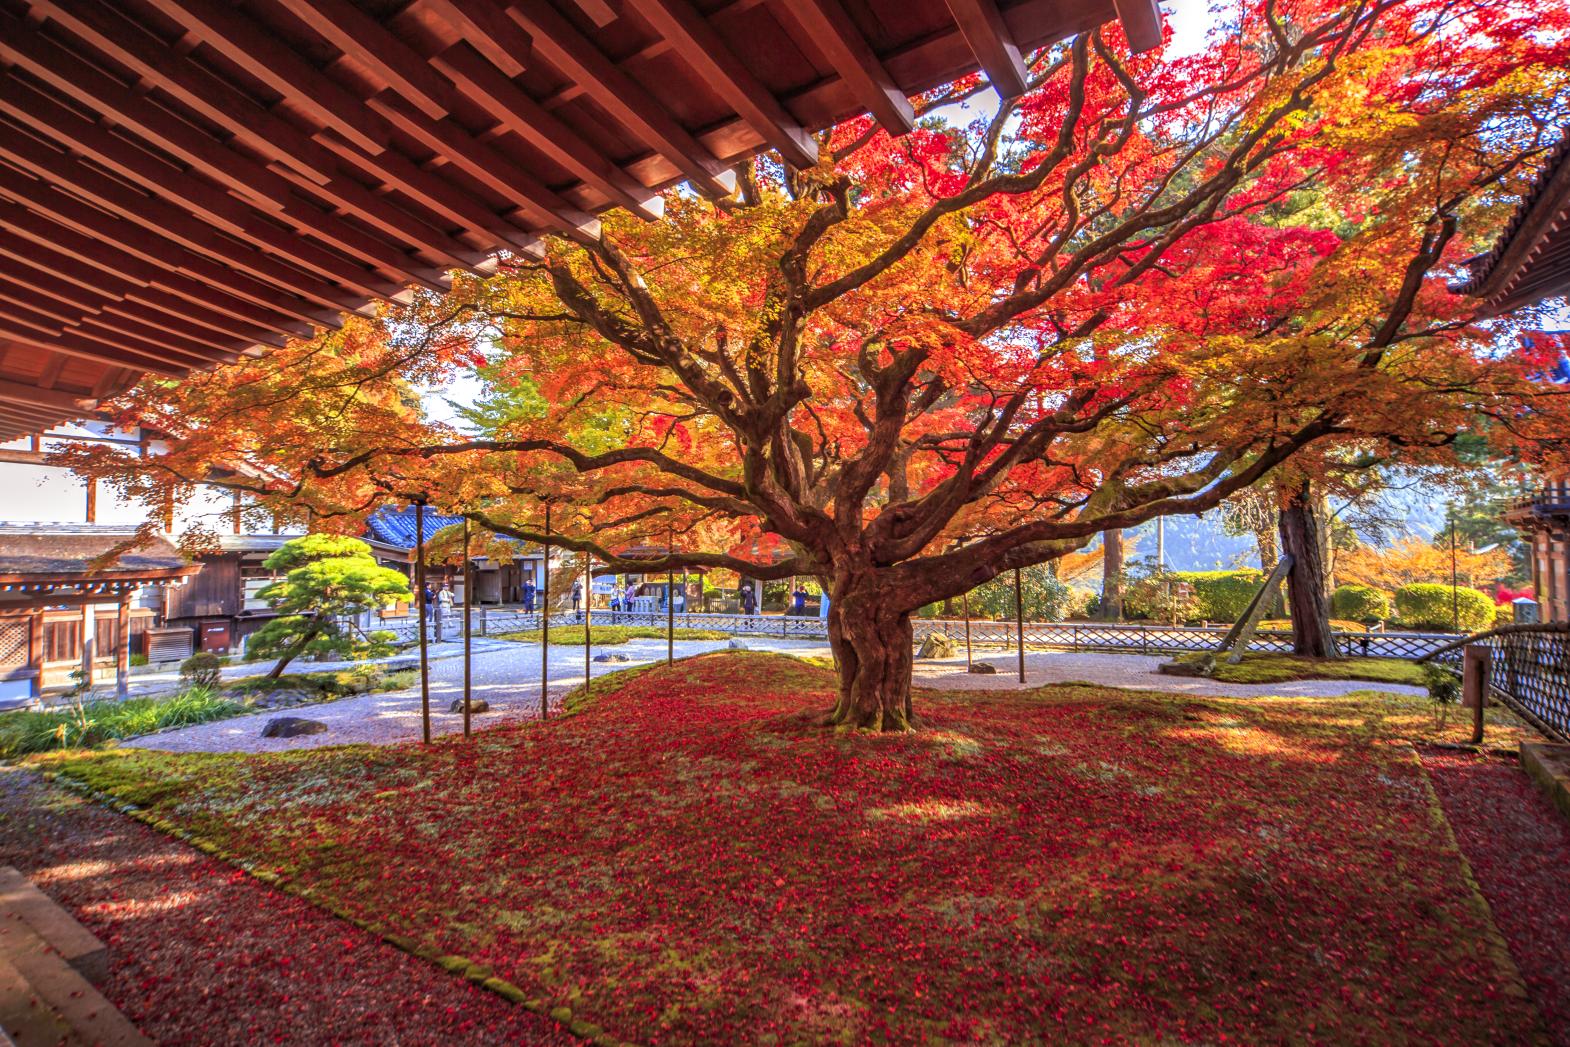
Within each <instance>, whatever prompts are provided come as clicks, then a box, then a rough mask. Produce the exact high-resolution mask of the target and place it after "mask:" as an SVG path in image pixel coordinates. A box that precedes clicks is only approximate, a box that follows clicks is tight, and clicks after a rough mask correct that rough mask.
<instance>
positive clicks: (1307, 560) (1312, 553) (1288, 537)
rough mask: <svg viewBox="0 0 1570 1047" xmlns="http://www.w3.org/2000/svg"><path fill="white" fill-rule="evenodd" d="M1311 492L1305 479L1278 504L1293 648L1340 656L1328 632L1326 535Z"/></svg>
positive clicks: (1304, 652)
mask: <svg viewBox="0 0 1570 1047" xmlns="http://www.w3.org/2000/svg"><path fill="white" fill-rule="evenodd" d="M1316 510H1317V506H1316V505H1315V502H1314V496H1313V492H1312V491H1310V489H1309V484H1308V482H1307V481H1304V482H1303V483H1302V484H1300V485H1299V486H1298V487H1296V488H1294V489H1292V490H1291V491H1290V492H1288V494H1287V497H1286V500H1285V502H1284V504H1283V505H1282V507H1281V550H1282V551H1283V552H1287V553H1291V554H1292V568H1291V570H1289V571H1288V572H1287V603H1288V606H1289V607H1290V608H1291V612H1292V652H1293V653H1294V654H1300V655H1304V656H1306V657H1309V658H1339V657H1340V656H1341V652H1340V651H1338V650H1337V649H1336V642H1335V637H1333V636H1332V635H1331V633H1330V594H1329V593H1328V592H1327V591H1326V589H1325V577H1326V571H1325V550H1326V548H1327V542H1326V541H1325V538H1326V536H1325V535H1324V534H1323V533H1322V530H1323V528H1322V523H1321V519H1320V516H1319V513H1318V512H1317V511H1316Z"/></svg>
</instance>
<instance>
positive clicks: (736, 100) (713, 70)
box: [628, 0, 818, 168]
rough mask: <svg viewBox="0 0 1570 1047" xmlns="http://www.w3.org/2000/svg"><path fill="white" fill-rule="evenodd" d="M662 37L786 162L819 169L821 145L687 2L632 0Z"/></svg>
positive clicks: (799, 166) (800, 166) (633, 4)
mask: <svg viewBox="0 0 1570 1047" xmlns="http://www.w3.org/2000/svg"><path fill="white" fill-rule="evenodd" d="M628 2H629V3H631V4H632V6H633V7H635V8H636V9H637V11H638V13H639V14H640V15H642V16H643V18H644V20H646V21H647V22H648V23H649V24H650V25H652V26H653V27H654V29H655V31H656V32H657V33H659V34H660V36H662V37H663V38H665V39H666V40H668V41H669V42H670V45H671V46H672V47H673V48H675V50H676V53H677V54H678V55H680V56H681V59H682V61H684V62H686V63H687V65H688V66H690V67H691V68H692V69H693V71H694V72H696V73H697V74H698V75H699V77H701V78H702V79H703V81H704V83H706V84H708V85H709V87H710V88H711V89H712V90H713V91H714V93H715V94H717V95H719V96H720V97H721V98H723V99H724V100H725V101H726V102H727V103H729V104H730V105H731V106H732V107H733V108H734V109H735V110H736V112H737V113H738V114H739V115H740V116H741V118H742V119H743V120H745V121H747V124H748V125H749V126H751V127H752V129H753V130H754V131H757V132H758V135H759V137H761V138H762V139H763V140H764V141H765V142H767V143H769V144H770V145H772V146H773V147H774V148H775V149H777V150H779V153H780V156H781V157H782V158H783V159H784V160H785V162H786V163H788V164H790V165H791V166H793V167H797V168H808V167H815V166H817V163H818V143H817V141H816V140H815V139H814V138H813V137H812V135H810V134H808V133H807V131H806V130H805V129H804V128H803V127H802V126H801V124H800V123H799V122H798V121H797V120H796V118H795V117H793V116H791V115H790V114H789V113H787V112H786V111H785V107H784V106H783V105H781V104H780V101H779V99H778V98H775V97H774V94H773V92H771V91H770V90H769V89H768V88H766V87H764V86H763V84H761V83H759V82H758V79H757V77H755V76H753V75H752V71H751V70H749V69H748V68H747V65H746V63H745V62H743V61H742V60H741V59H739V58H737V57H736V53H735V52H734V51H732V50H731V49H730V46H729V45H728V44H726V43H725V41H724V40H723V39H722V38H721V37H720V34H719V33H717V32H715V31H714V27H713V26H711V25H709V22H708V20H707V19H706V18H704V17H703V15H701V14H699V13H698V12H697V11H696V10H695V9H694V8H693V7H692V5H691V4H689V3H688V2H687V0H628Z"/></svg>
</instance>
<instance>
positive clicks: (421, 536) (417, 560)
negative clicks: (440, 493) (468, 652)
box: [414, 502, 431, 745]
mask: <svg viewBox="0 0 1570 1047" xmlns="http://www.w3.org/2000/svg"><path fill="white" fill-rule="evenodd" d="M414 550H415V552H414V594H415V606H417V607H418V608H419V609H420V733H421V736H422V737H423V738H424V739H425V742H426V744H427V745H428V744H430V741H431V652H430V646H429V645H430V638H429V637H428V636H426V633H425V615H426V612H427V611H428V610H430V608H428V607H427V606H426V602H427V601H426V599H425V503H424V502H416V503H414Z"/></svg>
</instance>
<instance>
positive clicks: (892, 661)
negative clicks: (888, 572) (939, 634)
mask: <svg viewBox="0 0 1570 1047" xmlns="http://www.w3.org/2000/svg"><path fill="white" fill-rule="evenodd" d="M889 606H890V605H889V603H888V601H886V600H883V599H880V597H879V594H877V593H876V592H875V591H874V592H871V593H867V592H865V591H863V592H859V593H855V592H845V591H843V588H837V589H836V590H835V592H834V593H833V594H832V595H831V596H830V598H829V643H830V645H831V646H832V647H833V648H834V660H835V661H836V662H837V663H838V665H839V677H840V687H839V692H840V693H839V701H837V702H836V703H835V705H834V711H833V712H831V713H830V714H829V720H828V722H829V723H830V724H831V725H833V726H836V727H854V728H861V729H865V730H869V731H908V730H911V729H912V727H913V726H914V724H913V717H912V710H911V699H910V667H911V661H912V658H913V655H914V653H915V651H914V648H915V644H914V642H913V639H912V634H911V627H910V612H908V611H891V610H889V609H888V608H889Z"/></svg>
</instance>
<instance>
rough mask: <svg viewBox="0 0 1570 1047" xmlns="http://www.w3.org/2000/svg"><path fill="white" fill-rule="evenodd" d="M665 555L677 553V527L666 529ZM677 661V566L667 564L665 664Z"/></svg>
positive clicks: (669, 555) (670, 555)
mask: <svg viewBox="0 0 1570 1047" xmlns="http://www.w3.org/2000/svg"><path fill="white" fill-rule="evenodd" d="M665 555H666V557H667V558H669V557H672V556H675V555H676V528H674V527H671V528H669V529H668V530H667V531H666V536H665ZM675 662H676V567H675V565H674V564H667V565H666V567H665V664H666V665H673V664H675Z"/></svg>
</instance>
